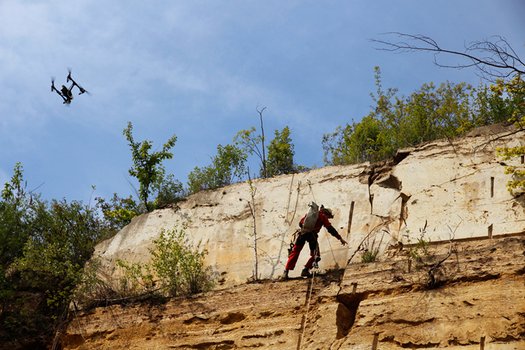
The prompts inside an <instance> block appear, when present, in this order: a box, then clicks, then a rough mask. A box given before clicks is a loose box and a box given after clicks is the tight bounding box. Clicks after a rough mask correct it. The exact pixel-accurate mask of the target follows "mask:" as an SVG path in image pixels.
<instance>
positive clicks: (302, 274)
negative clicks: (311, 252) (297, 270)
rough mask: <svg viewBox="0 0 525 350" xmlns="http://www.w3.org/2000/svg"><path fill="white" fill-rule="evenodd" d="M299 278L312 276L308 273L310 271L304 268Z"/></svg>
mask: <svg viewBox="0 0 525 350" xmlns="http://www.w3.org/2000/svg"><path fill="white" fill-rule="evenodd" d="M301 277H308V278H310V277H312V274H311V273H310V270H309V269H308V268H307V267H305V268H304V269H303V271H301Z"/></svg>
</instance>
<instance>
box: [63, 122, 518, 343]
mask: <svg viewBox="0 0 525 350" xmlns="http://www.w3.org/2000/svg"><path fill="white" fill-rule="evenodd" d="M499 131H500V132H498V133H494V129H487V130H478V131H477V133H476V134H472V135H470V136H469V137H466V138H464V139H461V140H454V141H450V142H449V141H437V142H433V143H429V144H426V145H423V146H421V147H418V148H417V149H411V150H404V151H402V152H400V153H399V154H398V156H396V158H395V159H394V160H393V161H391V162H387V163H383V164H374V165H371V164H361V165H356V166H348V167H327V168H322V169H317V170H313V171H311V172H308V173H303V174H295V175H293V176H292V175H290V176H281V177H277V178H272V179H268V180H257V181H254V187H253V188H255V189H256V192H255V196H254V201H252V196H251V193H250V187H249V186H248V184H237V185H233V186H229V187H226V188H222V189H220V190H217V191H209V192H203V193H199V194H196V195H194V196H191V197H190V198H188V200H187V201H185V202H183V203H180V204H179V206H178V207H176V208H169V209H163V210H157V211H154V212H152V213H150V214H147V215H143V216H141V217H138V218H136V219H134V220H133V222H132V223H131V224H130V225H128V226H127V227H126V228H124V229H123V230H122V231H121V232H120V233H119V234H118V235H117V236H115V237H114V238H112V239H111V240H108V241H106V242H103V243H102V244H100V245H99V246H98V247H97V254H98V255H99V256H100V257H101V258H102V259H103V261H105V263H106V264H108V266H110V265H111V264H112V263H113V261H114V260H115V259H116V258H123V259H126V260H131V261H145V260H147V259H148V248H149V247H150V246H151V242H152V240H153V239H155V238H156V237H157V236H158V234H159V232H160V230H161V228H168V229H169V228H173V227H182V226H185V227H186V229H185V230H186V232H187V233H189V235H188V236H189V237H191V238H192V239H193V240H194V241H195V242H201V243H202V244H203V245H204V246H205V247H206V248H207V250H208V251H209V255H208V258H207V259H208V262H209V263H210V264H212V265H214V266H215V267H216V269H217V270H218V271H219V272H221V273H223V276H224V278H225V279H224V283H223V284H222V286H219V289H218V290H216V291H214V292H209V293H206V294H201V295H198V296H195V297H192V298H189V299H171V300H170V301H168V302H165V303H149V304H131V305H126V306H122V305H121V306H111V307H106V308H97V309H94V310H91V311H89V312H80V313H77V314H76V315H75V317H74V319H73V320H72V321H71V323H70V324H69V327H68V329H67V331H66V332H65V334H64V336H63V343H64V348H65V349H79V350H81V349H210V350H211V349H248V348H257V349H399V348H436V347H437V348H447V349H462V350H463V349H464V350H467V349H524V348H525V276H524V275H525V210H524V208H525V203H524V201H523V196H521V197H518V198H513V197H512V196H510V194H509V193H508V191H507V190H506V186H505V185H506V182H507V181H508V180H509V178H508V175H505V174H504V171H503V170H504V165H503V164H501V163H500V160H498V159H497V158H496V155H495V149H496V147H501V146H515V145H519V144H523V143H525V134H524V133H523V132H518V133H516V132H514V131H512V130H499ZM517 162H518V163H519V162H520V160H519V159H518V160H517ZM312 200H314V201H316V202H317V203H318V204H324V205H325V206H327V207H330V208H332V209H333V211H334V213H335V218H334V219H333V220H332V222H333V224H334V227H336V228H337V230H338V231H339V232H340V233H341V235H342V236H343V237H346V238H347V240H348V241H349V243H350V244H349V247H348V248H344V247H341V246H340V245H339V243H338V242H337V241H336V240H334V239H333V238H330V236H329V234H328V233H326V232H323V231H322V232H321V234H320V246H321V255H322V258H323V259H322V260H321V264H320V269H319V270H318V271H317V274H316V275H315V277H314V278H313V279H292V280H288V281H276V279H275V277H276V276H277V275H278V274H280V273H281V271H282V269H283V265H284V260H285V259H286V255H287V250H286V249H287V247H288V243H289V240H290V236H291V234H292V233H293V232H294V231H295V229H296V227H297V223H298V221H299V219H300V217H301V216H302V215H304V213H305V212H306V210H307V203H308V202H309V201H312ZM250 205H251V206H252V208H255V215H254V216H252V212H251V211H250ZM254 217H255V219H254ZM254 232H256V233H257V239H258V241H257V242H258V261H259V265H258V271H259V273H260V276H259V277H260V278H261V279H263V281H262V282H260V283H249V284H242V283H243V282H245V281H246V280H248V279H249V278H250V277H252V276H253V271H254V260H255V259H254V249H253V242H254V237H253V233H254ZM366 250H367V251H368V252H375V251H376V250H377V251H378V252H379V255H378V259H377V261H375V262H372V263H363V262H361V255H362V254H363V253H364V252H365V251H366ZM307 255H308V253H307V252H303V256H302V258H301V260H300V261H299V265H298V266H300V264H301V263H302V262H304V260H305V259H306V258H307ZM296 274H298V271H295V272H294V273H292V274H291V276H295V275H296Z"/></svg>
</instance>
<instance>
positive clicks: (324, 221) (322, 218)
mask: <svg viewBox="0 0 525 350" xmlns="http://www.w3.org/2000/svg"><path fill="white" fill-rule="evenodd" d="M304 219H306V215H305V216H303V218H302V219H301V221H299V226H300V227H303V223H304ZM323 226H324V227H325V228H326V229H327V230H328V232H330V234H331V235H332V236H334V237H335V238H337V239H341V236H340V235H339V233H338V232H337V230H336V229H335V228H334V227H333V226H332V224H331V223H330V221H329V220H328V217H327V216H326V214H325V213H324V212H323V211H322V210H319V215H318V216H317V222H316V223H315V226H314V229H313V230H312V231H311V232H312V233H319V231H320V230H321V228H322V227H323Z"/></svg>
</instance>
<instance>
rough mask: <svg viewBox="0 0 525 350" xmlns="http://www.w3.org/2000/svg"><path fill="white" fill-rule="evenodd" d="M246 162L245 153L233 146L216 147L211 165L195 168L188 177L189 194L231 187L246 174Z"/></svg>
mask: <svg viewBox="0 0 525 350" xmlns="http://www.w3.org/2000/svg"><path fill="white" fill-rule="evenodd" d="M246 160H247V155H246V152H245V151H244V150H242V149H241V148H239V147H237V146H235V145H226V146H222V145H218V146H217V155H215V156H214V157H213V158H212V164H211V165H209V166H206V167H202V168H199V167H195V168H194V169H193V171H191V172H190V174H189V175H188V190H189V192H190V193H196V192H199V191H201V190H209V189H215V188H219V187H223V186H228V185H231V184H232V183H233V181H234V180H235V179H236V178H241V176H242V175H243V174H244V173H245V172H246Z"/></svg>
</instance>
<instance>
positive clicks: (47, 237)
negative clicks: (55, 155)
mask: <svg viewBox="0 0 525 350" xmlns="http://www.w3.org/2000/svg"><path fill="white" fill-rule="evenodd" d="M113 233H114V231H113V230H112V226H111V225H110V224H108V223H107V222H106V221H105V220H104V219H103V217H101V216H100V214H99V208H98V207H94V208H92V207H90V206H88V205H84V204H82V203H81V202H78V201H72V202H67V201H65V200H60V201H58V200H52V201H50V202H47V201H44V200H42V199H41V198H40V195H38V194H35V193H32V192H29V191H27V190H26V184H25V181H24V179H23V168H22V165H21V164H20V163H17V164H16V165H15V168H14V171H13V176H12V178H11V180H10V181H9V182H7V183H6V184H5V185H4V188H3V191H2V198H1V201H0V253H1V255H0V262H1V264H0V272H1V276H0V305H1V308H0V324H1V327H0V342H1V341H3V340H6V341H7V340H9V339H13V338H16V337H19V336H20V335H21V334H24V335H25V336H28V335H31V334H33V335H36V334H40V335H41V334H42V332H44V334H45V332H50V331H52V330H53V327H54V326H55V321H58V320H59V318H60V316H61V315H63V313H64V311H65V310H67V307H68V305H69V301H70V299H71V296H72V293H73V290H74V288H75V287H76V285H77V283H78V281H79V280H80V278H81V276H82V270H83V267H84V264H85V262H86V261H87V260H88V259H89V258H90V257H91V255H92V253H93V250H94V247H95V244H96V243H98V242H99V241H101V240H102V239H105V238H107V237H109V236H110V235H112V234H113ZM28 295H31V298H33V299H35V302H34V305H33V310H32V312H31V313H27V312H26V311H25V307H26V306H25V302H24V300H25V298H27V296H28Z"/></svg>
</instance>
